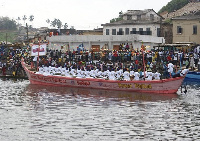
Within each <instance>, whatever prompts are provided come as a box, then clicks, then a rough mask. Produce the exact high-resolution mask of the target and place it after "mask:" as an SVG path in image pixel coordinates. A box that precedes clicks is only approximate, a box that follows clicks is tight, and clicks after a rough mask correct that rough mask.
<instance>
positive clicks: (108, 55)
mask: <svg viewBox="0 0 200 141" xmlns="http://www.w3.org/2000/svg"><path fill="white" fill-rule="evenodd" d="M0 53H1V55H0V67H1V71H2V75H13V76H22V77H24V76H26V74H25V72H24V70H23V68H22V65H21V58H22V57H23V58H24V60H25V61H26V62H27V63H28V64H29V65H30V66H31V67H32V68H33V69H35V70H37V69H38V68H40V71H41V68H43V70H44V68H49V67H50V68H51V69H52V68H64V69H65V70H68V71H71V70H76V76H77V75H79V72H80V74H82V75H80V76H79V77H85V76H86V74H83V73H81V71H85V72H87V71H88V72H91V71H92V72H93V71H95V70H96V71H97V70H98V71H99V72H102V73H103V72H110V73H111V72H115V74H114V75H115V76H117V72H118V71H120V72H121V73H122V72H123V73H124V72H128V73H129V74H128V75H130V74H131V73H133V72H137V73H139V74H140V76H142V75H144V72H143V71H144V69H145V70H146V75H148V73H149V72H150V74H151V73H153V74H156V73H159V74H160V75H161V76H160V77H161V78H167V77H171V76H170V74H172V73H174V74H175V73H177V72H178V71H179V69H180V68H187V69H190V70H195V69H197V67H198V62H199V56H200V54H199V50H195V49H194V50H191V51H190V52H189V51H188V50H182V49H179V50H176V52H175V51H174V50H163V49H162V48H158V49H156V50H152V51H145V53H144V56H143V53H142V51H141V50H139V49H136V50H134V49H130V48H126V47H125V48H122V49H121V50H118V51H117V50H112V51H109V50H103V51H100V52H92V51H86V50H76V51H75V50H73V51H64V50H52V49H49V50H47V53H46V55H45V56H40V57H39V61H38V57H37V56H35V57H34V56H30V48H25V49H13V48H10V49H8V48H4V49H2V48H1V52H0ZM143 57H144V60H145V61H144V62H143ZM144 64H145V65H144ZM169 64H170V65H171V64H172V65H173V71H172V72H171V71H169V66H170V65H169ZM172 65H171V66H172ZM49 71H51V70H49ZM77 71H78V72H77ZM60 72H61V71H60ZM54 73H56V71H55V69H54ZM96 74H97V75H96V77H105V75H103V74H102V75H100V73H99V74H98V73H96ZM88 75H89V73H88ZM89 76H90V77H91V76H92V75H89ZM89 76H88V77H89ZM121 76H122V75H121ZM123 77H124V78H125V75H123ZM109 79H116V77H115V78H109ZM117 79H121V78H119V77H117ZM152 79H156V78H155V77H154V78H152Z"/></svg>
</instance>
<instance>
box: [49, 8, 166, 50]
mask: <svg viewBox="0 0 200 141" xmlns="http://www.w3.org/2000/svg"><path fill="white" fill-rule="evenodd" d="M119 18H121V20H119V21H115V22H113V23H106V24H102V26H103V35H61V36H52V37H48V38H47V40H49V48H54V49H60V48H61V46H63V47H66V50H73V49H74V50H76V48H77V47H78V46H79V45H80V44H82V43H83V45H84V47H85V49H87V50H95V51H99V50H100V49H101V48H103V47H105V46H106V48H107V49H109V50H113V49H115V50H118V49H119V45H120V44H121V43H125V44H126V43H128V44H132V46H133V48H134V49H137V48H138V49H140V47H141V45H142V43H143V44H144V45H145V46H149V48H148V49H149V50H150V49H152V48H153V46H157V45H159V44H164V43H165V40H164V38H163V37H159V36H160V25H161V21H162V17H161V16H159V15H158V14H157V13H156V12H155V11H154V10H152V9H147V10H128V11H127V12H126V13H124V14H121V15H120V17H119Z"/></svg>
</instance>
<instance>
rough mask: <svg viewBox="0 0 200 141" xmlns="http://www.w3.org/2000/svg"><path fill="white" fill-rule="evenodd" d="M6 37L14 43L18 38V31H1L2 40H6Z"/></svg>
mask: <svg viewBox="0 0 200 141" xmlns="http://www.w3.org/2000/svg"><path fill="white" fill-rule="evenodd" d="M6 35H7V37H6ZM6 38H7V42H11V43H14V42H15V41H16V39H17V31H10V30H4V31H0V41H5V42H6Z"/></svg>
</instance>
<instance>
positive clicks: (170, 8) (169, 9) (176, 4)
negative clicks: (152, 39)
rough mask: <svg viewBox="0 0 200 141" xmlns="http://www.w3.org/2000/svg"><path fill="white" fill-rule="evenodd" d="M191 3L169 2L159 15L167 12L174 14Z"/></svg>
mask: <svg viewBox="0 0 200 141" xmlns="http://www.w3.org/2000/svg"><path fill="white" fill-rule="evenodd" d="M188 3H189V1H188V0H172V1H170V2H168V4H167V5H166V6H163V7H162V8H161V9H160V10H159V11H158V13H159V14H160V13H162V12H164V11H167V12H169V13H170V12H173V11H175V10H178V9H181V8H182V7H184V6H185V5H186V4H188Z"/></svg>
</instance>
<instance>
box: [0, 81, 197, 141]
mask: <svg viewBox="0 0 200 141" xmlns="http://www.w3.org/2000/svg"><path fill="white" fill-rule="evenodd" d="M187 87H188V92H187V93H186V94H180V91H179V92H178V95H176V94H174V95H173V94H170V95H162V94H154V95H153V94H139V93H128V92H118V91H97V90H88V89H72V88H61V87H56V88H53V87H44V86H36V85H30V84H29V81H27V80H24V81H12V80H6V81H3V80H0V89H1V93H0V140H1V141H39V140H42V141H46V140H48V141H55V140H56V141H66V140H74V141H102V140H105V141H117V140H119V141H121V140H131V141H132V140H134V141H135V140H145V141H148V140H152V141H153V140H178V141H190V140H200V107H199V106H200V88H199V85H195V84H194V85H193V86H187Z"/></svg>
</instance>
